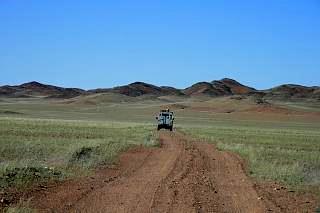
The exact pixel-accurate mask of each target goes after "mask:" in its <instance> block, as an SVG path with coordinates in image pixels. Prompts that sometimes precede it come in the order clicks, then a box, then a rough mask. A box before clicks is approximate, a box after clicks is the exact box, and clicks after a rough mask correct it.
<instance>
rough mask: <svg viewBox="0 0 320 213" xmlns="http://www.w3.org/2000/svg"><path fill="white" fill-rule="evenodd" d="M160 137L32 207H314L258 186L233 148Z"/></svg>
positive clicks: (50, 191) (44, 195) (53, 190)
mask: <svg viewBox="0 0 320 213" xmlns="http://www.w3.org/2000/svg"><path fill="white" fill-rule="evenodd" d="M160 141H161V147H160V148H143V147H140V148H136V149H133V150H131V151H129V152H127V153H124V154H122V155H121V157H120V160H119V165H118V166H116V167H115V168H108V169H102V170H100V171H99V172H97V174H95V175H93V176H91V177H90V178H84V179H82V180H77V181H69V182H66V183H64V184H62V185H58V186H54V187H49V188H46V189H45V190H43V191H41V192H39V193H37V194H36V195H35V196H34V198H33V200H32V205H33V207H34V208H37V209H38V210H39V211H40V212H41V211H43V212H139V213H141V212H184V213H185V212H268V211H270V212H300V210H303V212H304V211H308V210H310V209H312V208H313V205H314V204H313V203H310V202H309V203H307V202H306V203H305V201H304V200H298V201H297V199H293V198H292V202H291V200H290V199H291V197H290V196H288V195H287V192H283V193H285V194H284V195H283V196H281V198H284V199H282V203H281V204H279V203H277V202H276V200H273V199H274V196H272V193H274V192H272V190H271V192H270V193H271V194H270V193H269V192H268V190H267V191H265V190H264V189H263V187H261V186H260V187H257V186H256V184H254V183H253V182H252V181H251V180H250V178H248V177H247V176H246V175H245V172H244V169H243V165H244V164H243V162H242V160H241V159H240V158H239V157H237V156H236V155H234V154H232V153H228V152H220V151H217V150H216V149H215V147H214V146H213V145H211V144H207V143H204V142H196V141H192V139H190V138H188V137H186V136H184V135H182V134H181V133H177V132H175V133H170V132H161V133H160ZM258 191H259V194H260V195H259V194H258ZM277 193H278V194H279V196H280V194H281V193H280V192H277ZM261 196H263V197H261ZM268 197H269V198H268ZM301 212H302V211H301ZM310 212H311V210H310Z"/></svg>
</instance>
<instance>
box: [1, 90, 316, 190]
mask: <svg viewBox="0 0 320 213" xmlns="http://www.w3.org/2000/svg"><path fill="white" fill-rule="evenodd" d="M276 104H277V105H278V106H281V107H287V108H288V109H294V110H300V111H299V113H295V111H294V113H289V114H286V113H273V112H272V113H261V112H256V111H250V109H251V108H252V107H256V105H255V104H254V103H253V102H252V101H251V100H250V99H247V100H241V101H239V100H234V99H230V98H216V99H198V100H195V99H185V98H173V97H165V98H161V99H157V98H154V97H146V98H144V99H143V98H141V99H139V98H138V99H133V98H125V99H123V98H122V97H118V96H112V95H110V94H107V95H94V96H89V97H82V98H81V97H80V98H76V99H73V100H68V101H53V100H43V99H37V98H35V99H2V100H1V101H0V136H1V137H0V145H1V147H0V180H1V181H0V186H1V187H2V188H5V187H8V186H25V185H26V184H25V183H32V182H34V181H37V182H38V181H39V180H41V181H47V180H48V179H51V178H54V179H64V178H66V177H74V176H76V175H85V174H86V173H88V172H90V171H92V170H91V168H95V167H96V166H97V165H101V164H108V163H111V162H113V161H114V160H115V159H116V156H117V154H118V153H120V152H121V151H123V150H126V149H127V148H128V147H130V146H132V145H137V144H144V145H156V143H157V142H156V135H155V132H154V130H155V119H154V117H155V115H156V113H157V112H158V110H159V109H161V108H164V107H167V106H168V107H171V106H174V107H176V108H174V109H173V110H174V111H175V114H176V119H175V122H176V127H177V128H178V130H180V131H184V132H186V133H187V134H189V135H192V136H193V137H195V138H204V139H205V140H206V141H209V142H213V143H215V144H217V146H218V148H219V149H223V150H230V151H233V152H236V153H239V154H240V155H241V156H242V157H244V158H245V159H246V160H247V162H248V173H249V174H250V175H252V176H253V177H256V178H258V179H263V180H275V181H278V182H282V183H284V184H286V185H289V186H292V187H296V188H301V189H307V188H312V189H313V191H315V192H316V193H318V194H320V178H319V177H320V131H319V129H320V116H319V115H318V114H310V112H318V111H319V110H318V109H319V108H318V107H319V103H316V102H315V103H289V102H281V103H278V102H277V103H276ZM230 112H232V113H230ZM300 112H303V113H306V114H301V113H300ZM34 174H37V175H34ZM9 176H10V178H8V177H9ZM11 176H12V177H11Z"/></svg>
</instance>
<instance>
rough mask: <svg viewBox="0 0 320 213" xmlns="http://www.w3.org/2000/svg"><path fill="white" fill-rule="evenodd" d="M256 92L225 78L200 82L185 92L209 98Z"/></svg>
mask: <svg viewBox="0 0 320 213" xmlns="http://www.w3.org/2000/svg"><path fill="white" fill-rule="evenodd" d="M255 91H256V90H255V89H253V88H251V87H247V86H245V85H243V84H240V83H239V82H237V81H235V80H232V79H228V78H224V79H222V80H220V81H212V82H199V83H196V84H194V85H192V86H191V87H188V88H186V89H185V90H184V91H183V92H184V93H185V94H187V95H190V96H193V95H209V96H226V95H243V94H249V93H252V92H255Z"/></svg>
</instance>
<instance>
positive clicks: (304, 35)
mask: <svg viewBox="0 0 320 213" xmlns="http://www.w3.org/2000/svg"><path fill="white" fill-rule="evenodd" d="M0 73H1V78H0V85H4V84H11V85H14V84H20V83H24V82H27V81H33V80H35V81H40V82H43V83H49V84H55V85H60V86H66V87H81V88H86V89H90V88H98V87H112V86H116V85H122V84H127V83H130V82H134V81H145V82H149V83H153V84H156V85H169V86H175V87H178V88H184V87H187V86H189V85H191V84H192V83H195V82H198V81H211V80H215V79H221V78H224V77H229V78H234V79H236V80H238V81H240V82H242V83H244V84H248V85H250V86H253V87H256V88H258V89H264V88H269V87H272V86H275V85H279V84H283V83H296V84H304V85H319V84H320V82H319V81H320V1H319V0H305V1H301V0H250V1H246V0H243V1H238V0H189V1H186V0H143V1H142V0H141V1H140V0H134V1H133V0H127V1H123V0H114V1H108V0H104V1H103V0H101V1H94V0H92V1H79V0H77V1H75V0H68V1H65V0H54V1H51V0H28V1H24V0H0Z"/></svg>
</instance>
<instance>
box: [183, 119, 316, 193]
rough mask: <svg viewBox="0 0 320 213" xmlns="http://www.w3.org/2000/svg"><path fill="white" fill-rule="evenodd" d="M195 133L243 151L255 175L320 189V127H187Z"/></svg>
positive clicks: (241, 153) (242, 154) (224, 148)
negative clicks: (318, 128)
mask: <svg viewBox="0 0 320 213" xmlns="http://www.w3.org/2000/svg"><path fill="white" fill-rule="evenodd" d="M184 131H185V132H186V133H187V134H191V135H192V136H193V137H197V138H202V139H204V140H206V141H211V142H213V143H215V144H216V145H217V147H218V148H219V149H221V150H229V151H232V152H235V153H238V154H240V156H242V157H243V158H245V159H246V160H247V162H248V170H249V171H248V172H249V174H250V175H252V176H253V177H256V178H259V179H264V180H275V181H277V182H282V183H284V184H286V185H289V186H293V187H298V188H303V187H307V188H313V190H315V191H318V192H320V131H318V130H315V129H309V128H305V129H303V128H301V127H300V128H299V129H293V128H292V127H291V128H289V127H288V128H284V127H283V126H281V127H280V128H277V126H276V125H275V126H274V127H273V128H270V127H269V128H262V127H261V126H260V127H254V126H249V127H248V126H247V127H240V126H239V127H228V126H214V127H210V128H186V129H184Z"/></svg>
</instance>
